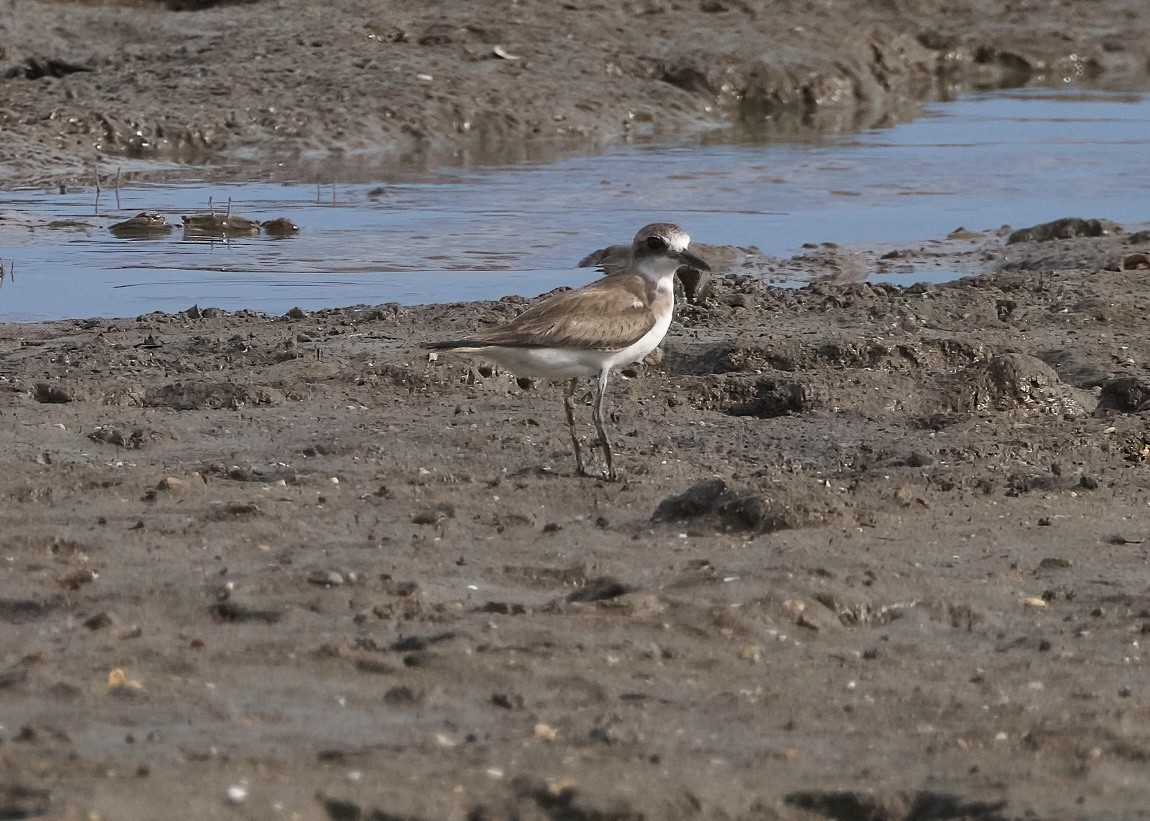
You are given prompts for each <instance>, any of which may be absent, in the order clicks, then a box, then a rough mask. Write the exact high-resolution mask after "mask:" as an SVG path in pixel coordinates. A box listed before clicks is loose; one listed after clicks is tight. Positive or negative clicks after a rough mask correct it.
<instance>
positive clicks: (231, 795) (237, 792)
mask: <svg viewBox="0 0 1150 821" xmlns="http://www.w3.org/2000/svg"><path fill="white" fill-rule="evenodd" d="M227 797H228V803H229V804H242V803H244V801H246V800H247V797H248V788H247V787H245V786H243V785H241V784H233V785H232V786H230V787H228V791H227Z"/></svg>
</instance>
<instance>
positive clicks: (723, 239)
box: [0, 89, 1150, 321]
mask: <svg viewBox="0 0 1150 821" xmlns="http://www.w3.org/2000/svg"><path fill="white" fill-rule="evenodd" d="M706 143H707V144H701V145H649V146H640V147H620V148H617V149H614V150H611V151H609V152H607V153H604V154H601V155H597V156H582V157H574V158H570V159H565V160H560V161H556V162H549V163H524V164H519V165H514V166H507V167H492V168H478V169H468V170H459V169H446V170H444V171H443V172H442V173H439V174H436V175H430V176H428V177H426V178H424V179H415V180H413V179H411V178H410V173H408V175H407V176H406V177H399V176H396V177H394V178H392V179H381V180H378V181H376V182H374V183H371V184H362V185H348V184H338V183H337V184H335V185H334V186H333V185H331V184H330V182H328V181H323V182H324V185H323V186H322V187H317V185H316V183H315V181H312V180H309V181H305V182H291V183H271V182H252V183H244V184H231V185H223V184H210V185H208V184H205V183H202V182H199V183H197V182H194V181H192V182H183V183H179V184H170V185H133V186H132V187H130V188H125V189H123V190H121V191H120V206H119V208H118V210H115V212H114V213H111V212H109V211H108V210H107V209H108V208H109V204H108V203H109V199H110V195H109V192H108V191H104V192H103V195H102V203H103V206H104V207H103V209H101V213H100V215H99V216H92V214H93V193H94V192H91V191H88V192H77V193H67V194H59V193H57V192H44V191H18V192H10V193H6V194H0V213H3V214H5V215H11V214H13V213H14V212H17V213H19V214H22V215H24V216H31V217H34V218H36V220H38V221H44V222H46V221H50V220H56V221H62V227H58V228H45V227H38V228H35V229H34V230H28V229H26V228H18V227H13V220H11V219H9V220H0V262H3V263H4V265H5V266H6V267H7V266H10V265H11V263H12V262H13V261H14V262H15V264H16V269H17V273H18V279H16V280H15V281H14V282H13V281H11V280H10V279H6V280H5V281H4V282H3V284H2V285H0V319H5V320H18V321H23V320H38V319H50V318H62V317H79V316H134V315H138V314H141V313H147V312H149V311H153V310H163V311H177V310H182V309H184V308H187V307H188V306H190V305H192V304H198V305H200V306H201V307H204V306H209V305H211V306H217V307H222V308H226V309H229V310H235V309H239V308H252V309H255V310H261V311H266V312H269V313H282V312H284V311H286V310H287V309H289V308H291V307H293V306H296V305H298V306H300V307H302V308H305V309H309V310H310V309H316V308H321V307H334V306H343V305H351V304H358V303H367V304H377V303H381V302H391V301H394V302H401V303H408V304H412V303H425V302H444V301H458V300H471V299H489V298H498V297H500V296H504V295H506V294H512V293H517V294H525V295H534V294H537V293H540V292H542V291H546V290H549V289H551V288H553V287H556V286H559V285H579V284H582V283H584V282H587V281H589V280H590V279H592V278H593V277H594V276H595V273H594V272H592V271H588V270H585V269H576V268H575V267H574V266H575V263H576V262H577V261H578V260H579V259H581V258H582V257H583V256H584V255H586V254H587V253H588V252H590V251H592V250H595V249H596V248H598V247H601V246H603V245H607V244H612V243H617V242H625V241H627V240H628V239H629V238H630V237H631V236H632V234H633V233H634V231H635V230H636V229H638V228H639V227H640V226H642V225H644V224H645V223H648V222H653V221H657V220H658V221H663V220H667V221H673V222H678V223H679V224H681V225H683V226H684V227H685V228H686V229H687V230H688V231H689V232H690V233H691V235H692V237H693V238H695V239H696V240H699V241H703V242H708V243H713V244H734V245H743V246H745V245H757V246H758V247H759V248H761V249H762V250H763V251H764V252H766V253H769V254H774V255H779V256H790V255H792V254H794V253H796V252H798V251H799V249H800V248H801V246H802V244H803V243H804V242H836V243H841V244H847V245H849V244H866V245H872V246H873V245H875V244H883V243H900V242H901V243H910V242H915V241H917V240H921V239H925V238H934V237H941V236H944V235H945V234H947V233H948V232H950V231H952V230H954V229H955V228H957V227H959V226H964V227H966V228H968V229H971V230H982V229H986V228H997V227H998V226H1000V225H1002V224H1003V223H1010V224H1013V225H1015V226H1023V225H1030V224H1034V223H1037V222H1042V221H1046V220H1051V219H1055V218H1058V217H1063V216H1083V217H1107V218H1110V219H1113V220H1116V221H1118V222H1120V223H1121V222H1139V221H1145V220H1146V219H1148V218H1150V214H1148V213H1147V212H1148V210H1150V209H1148V205H1150V97H1147V96H1145V95H1131V94H1125V95H1119V94H1109V93H1101V92H1099V93H1093V92H1054V91H1050V90H1042V89H1036V90H1024V91H1012V92H996V93H991V94H986V95H976V96H971V97H967V98H963V99H961V100H959V101H957V102H952V103H945V104H937V105H931V106H926V107H925V115H924V116H923V117H921V118H920V119H918V120H915V121H914V122H911V123H908V124H905V125H899V126H896V127H894V128H889V129H881V130H873V131H868V132H866V133H862V134H853V135H845V136H839V137H828V138H826V139H823V140H821V141H818V142H817V143H814V144H812V143H809V142H808V143H803V144H796V143H771V144H748V143H746V142H738V141H734V142H724V143H718V144H716V143H714V142H713V136H712V137H711V138H709V139H708V140H707V141H706ZM289 173H290V172H289ZM349 176H350V175H349ZM209 197H211V198H213V201H214V202H215V203H216V204H217V206H218V205H219V204H220V203H224V202H227V201H228V200H229V199H230V201H231V208H232V212H233V213H235V214H237V215H241V216H244V217H250V218H252V219H257V220H261V221H262V220H268V219H272V218H276V217H286V218H288V219H290V220H291V221H292V222H294V223H296V224H298V225H299V226H301V232H300V234H299V235H298V236H296V237H291V238H287V239H275V238H271V237H268V236H267V235H265V234H261V235H258V236H251V237H240V238H237V237H233V238H230V239H228V240H226V241H223V240H217V239H211V238H208V239H206V240H205V239H202V238H201V241H197V242H189V241H186V240H185V239H184V237H183V235H182V231H181V229H180V228H177V229H176V230H175V231H173V232H172V233H171V234H170V235H168V236H162V237H159V238H149V239H134V240H119V239H116V238H115V237H113V236H112V234H111V233H109V231H108V228H109V226H111V225H112V224H114V223H116V222H119V221H120V220H123V219H125V218H127V217H130V216H132V215H134V214H135V213H137V212H139V211H152V212H159V213H161V214H163V215H165V216H167V217H168V220H169V221H170V222H173V223H177V224H178V223H179V221H180V220H179V217H180V216H181V215H183V214H192V213H197V212H205V211H206V210H207V203H208V198H209ZM956 273H961V272H956Z"/></svg>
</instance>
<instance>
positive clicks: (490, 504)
mask: <svg viewBox="0 0 1150 821" xmlns="http://www.w3.org/2000/svg"><path fill="white" fill-rule="evenodd" d="M1001 6H1008V7H1009V8H1008V9H1007V10H1003V9H1002V8H1000V7H1001ZM1148 15H1150V12H1148V10H1147V9H1146V7H1145V4H1144V3H1141V2H1136V1H1135V0H1129V2H1122V0H1107V2H1097V3H1062V4H1053V5H1050V4H1045V5H1042V6H1041V7H1038V6H1028V5H1025V4H997V3H978V2H969V3H967V2H963V3H953V2H952V3H942V2H938V3H934V2H926V0H918V1H917V2H916V1H915V0H908V1H907V2H895V3H873V4H866V5H859V6H857V7H856V6H855V5H853V4H852V6H851V7H850V8H849V9H845V8H838V7H836V6H833V5H830V4H814V3H787V4H780V7H778V8H776V7H774V6H771V7H769V8H768V7H767V6H766V5H765V4H757V3H750V2H741V1H740V0H706V1H705V2H701V3H696V4H690V5H687V4H677V3H670V2H661V1H660V0H650V1H649V2H636V3H624V4H608V3H594V2H572V3H564V4H561V5H553V4H543V3H535V2H518V3H501V4H498V5H497V4H494V3H466V4H465V3H458V4H447V5H446V6H444V7H435V8H431V7H429V6H428V5H427V4H415V3H396V4H393V6H392V7H389V9H388V10H387V12H386V13H384V12H381V11H380V9H379V7H378V6H377V5H375V4H367V3H362V4H356V3H341V4H334V5H324V6H321V5H308V4H304V3H293V2H281V3H271V2H264V3H254V4H248V5H226V6H221V7H217V8H211V9H207V10H199V11H173V10H170V9H165V8H163V7H159V6H153V5H144V4H136V5H134V6H74V5H69V4H56V3H53V4H47V5H41V4H39V3H36V2H31V1H30V0H0V58H2V59H3V60H6V61H7V62H8V63H9V64H10V65H13V66H17V67H19V66H23V68H22V69H20V71H21V72H23V73H28V72H29V71H31V72H32V73H35V67H36V66H40V67H42V68H48V69H51V64H50V63H49V62H48V61H49V60H57V61H66V62H73V63H77V64H82V65H84V66H86V67H88V68H91V69H93V70H92V71H90V72H80V73H72V74H68V75H67V76H65V77H62V78H52V77H43V78H40V79H25V77H23V76H15V77H12V78H9V79H5V80H0V88H3V90H4V93H5V95H6V96H5V98H4V102H3V103H0V124H2V128H3V130H4V136H5V139H4V140H3V141H2V143H0V172H2V174H3V180H4V181H5V184H6V185H8V186H15V185H19V184H25V183H30V182H39V183H48V182H51V183H52V184H64V185H72V184H75V183H76V181H77V180H81V179H82V178H83V177H84V175H85V174H89V173H90V172H89V171H88V170H87V169H90V164H91V163H92V161H93V160H94V159H96V158H97V157H101V158H102V160H101V162H106V163H107V164H108V165H109V167H110V166H111V165H112V164H113V163H116V162H120V161H122V160H123V155H121V154H112V155H110V156H109V155H108V154H106V153H100V152H108V151H116V152H125V151H126V152H128V153H129V154H130V155H132V156H135V157H137V158H139V159H141V160H146V161H148V162H146V163H143V164H141V165H139V166H134V167H135V168H137V169H138V171H137V172H134V173H139V174H140V175H142V176H149V175H151V176H159V175H161V174H162V173H164V172H163V170H162V169H161V168H160V167H158V166H155V165H150V164H148V163H150V162H152V161H154V160H165V161H167V160H171V159H173V158H178V157H184V158H188V157H195V156H205V157H212V158H216V157H225V158H228V159H230V160H232V161H236V160H237V159H242V158H243V157H245V156H255V155H256V154H257V153H258V154H259V155H260V156H261V157H267V156H271V155H275V154H277V153H279V152H284V153H285V154H286V153H293V152H294V153H296V154H301V153H302V154H307V155H309V156H312V155H315V156H318V154H316V152H320V153H322V152H327V151H330V150H332V149H333V148H335V147H339V148H341V149H342V150H343V151H360V150H363V151H367V150H371V151H373V152H377V153H378V152H380V151H384V152H390V153H391V155H393V156H394V157H396V158H399V157H404V158H406V159H405V161H409V162H413V163H420V162H438V161H442V160H443V159H444V158H452V157H454V158H456V159H467V158H468V157H473V156H491V155H492V154H493V153H496V154H502V155H505V156H515V155H517V154H519V155H524V156H526V155H529V154H531V153H532V152H536V151H541V150H544V149H545V148H546V147H547V146H552V147H553V146H554V145H555V144H556V143H562V144H563V145H565V146H567V147H569V148H578V147H579V146H580V145H583V146H586V145H588V144H591V143H595V142H600V141H608V140H617V139H625V138H627V135H628V133H629V132H630V133H632V134H635V135H639V136H642V135H643V134H646V133H663V134H670V133H674V132H675V131H678V130H690V129H699V128H710V127H715V126H718V125H721V124H722V123H732V122H738V123H740V124H741V125H742V126H745V127H754V128H761V129H768V130H770V129H777V130H786V129H799V128H846V127H851V126H852V125H857V124H859V123H863V122H875V121H880V120H881V118H884V117H886V118H890V117H898V116H903V115H904V114H905V112H907V111H908V110H909V109H908V108H907V106H912V105H913V102H914V101H915V100H919V99H923V98H925V97H928V96H930V95H945V94H947V93H951V92H952V91H953V90H954V89H955V88H962V87H971V86H973V85H977V84H980V83H998V82H1006V81H1008V80H1011V79H1020V77H1026V76H1029V77H1030V78H1031V79H1034V78H1036V77H1039V76H1042V77H1045V78H1046V79H1056V78H1057V77H1060V76H1063V75H1064V74H1065V75H1066V76H1086V75H1091V76H1093V78H1094V79H1095V80H1097V81H1099V82H1103V83H1112V84H1115V85H1123V84H1127V83H1134V82H1137V81H1144V80H1145V77H1144V75H1145V71H1146V67H1147V62H1146V61H1147V50H1148V44H1150V38H1148V37H1147V32H1148V30H1150V25H1148ZM497 49H498V51H497ZM29 57H35V58H37V59H36V61H34V63H26V62H24V61H25V60H26V59H27V58H29ZM516 58H517V59H516ZM419 75H424V76H427V77H430V78H431V79H430V80H425V79H421V78H420V76H419ZM876 118H877V119H876ZM465 124H467V125H466V127H465ZM251 167H252V168H255V167H256V165H255V163H254V161H253V164H252V166H251ZM1082 216H1099V217H1104V216H1105V215H1082ZM636 227H637V226H636ZM688 228H689V226H688ZM616 239H620V240H622V239H625V237H623V236H621V237H618V238H616ZM1016 239H1019V240H1022V241H1019V242H1016V243H1014V244H1012V245H1006V244H1005V242H1006V239H1005V238H1003V237H988V236H981V235H976V236H971V237H955V238H952V239H951V241H952V242H962V241H969V242H970V243H972V247H974V246H977V250H976V252H975V253H974V254H973V256H976V257H977V258H978V260H979V263H978V264H977V265H975V264H973V263H972V272H974V271H975V270H982V268H983V266H984V264H985V261H986V260H987V259H993V260H995V261H996V264H997V267H999V268H1001V270H1000V272H999V273H998V274H997V275H995V276H985V277H978V278H972V279H967V280H963V281H960V282H957V283H954V284H951V285H946V286H930V287H923V286H920V287H915V288H911V289H905V290H903V289H898V288H893V287H888V286H875V285H866V284H862V285H860V284H841V283H839V284H836V283H834V282H820V283H816V284H813V285H811V286H809V287H807V288H804V289H801V290H781V289H776V288H769V287H767V286H764V285H762V284H760V283H759V282H757V281H755V280H753V279H749V278H744V277H738V276H734V275H726V276H723V275H720V276H717V277H716V278H715V280H714V282H713V291H712V293H711V294H710V295H709V296H708V297H707V298H705V299H702V300H700V301H698V302H695V303H688V304H684V305H682V306H681V307H680V312H679V316H678V319H677V321H676V322H675V324H674V325H673V326H672V329H671V332H670V333H669V335H668V337H667V339H666V342H665V344H664V346H663V348H662V352H661V356H659V357H657V358H656V359H655V361H652V362H649V363H647V364H645V365H643V366H639V367H635V368H631V369H627V370H625V372H624V373H623V374H621V375H618V376H617V377H616V378H615V379H614V380H613V383H612V386H611V392H610V397H609V406H610V410H611V415H612V421H611V427H612V430H613V431H614V433H615V437H616V445H617V455H616V464H617V467H619V468H620V470H621V473H622V474H623V478H622V481H619V482H615V483H609V482H605V481H602V480H596V479H586V478H577V477H575V476H574V475H573V467H574V465H573V460H572V458H571V454H570V451H569V442H568V440H567V434H566V431H565V429H564V427H563V413H562V405H561V402H560V392H559V389H558V388H557V387H554V386H548V385H545V384H531V383H526V382H524V383H520V382H517V381H516V380H515V378H514V376H513V375H510V374H505V373H501V372H499V371H493V370H491V369H490V368H488V367H486V366H485V365H484V364H483V363H481V362H470V361H468V360H466V359H458V358H451V357H447V356H441V357H439V358H438V359H435V360H431V359H429V357H428V355H427V353H426V351H425V349H424V347H423V346H424V345H425V343H427V342H428V341H430V340H432V339H436V338H444V337H451V336H454V335H458V334H460V333H463V332H466V331H468V330H471V329H474V328H475V327H477V326H479V325H481V324H485V323H489V322H497V321H501V320H505V319H507V318H509V317H511V316H513V315H515V314H516V313H517V312H518V311H520V310H522V308H523V306H524V305H525V304H526V303H527V301H526V300H522V299H518V298H508V299H506V300H503V301H500V302H497V303H483V304H465V305H444V306H431V307H425V308H405V307H399V306H395V305H382V306H379V307H376V308H370V309H347V310H339V311H328V312H320V313H315V314H305V313H302V312H301V313H293V314H291V315H289V316H285V317H278V318H272V317H266V316H261V315H257V314H249V313H238V314H224V313H222V312H219V311H215V310H211V309H209V310H204V311H196V312H190V313H188V314H179V315H148V316H144V317H140V318H138V319H136V320H100V319H82V320H75V321H66V322H56V323H48V324H42V325H0V436H2V437H3V441H4V442H5V443H6V447H5V448H3V449H0V505H2V506H0V521H2V530H0V546H2V547H3V554H2V556H3V564H2V565H0V568H2V569H0V622H2V623H3V624H4V629H3V630H0V817H5V818H21V817H40V816H43V817H59V818H69V819H92V818H106V819H118V818H176V817H181V818H216V817H223V818H227V817H238V818H245V817H246V818H258V819H267V818H304V819H313V818H315V819H324V818H330V819H341V820H342V819H441V818H443V819H465V818H466V819H500V818H524V819H534V818H551V819H633V818H649V819H661V818H759V819H774V818H778V819H818V818H838V819H942V818H984V819H994V818H1050V819H1063V818H1090V819H1095V818H1114V819H1117V818H1139V817H1143V818H1144V817H1150V809H1148V808H1150V779H1148V777H1147V769H1146V768H1147V764H1146V762H1147V759H1148V758H1150V706H1148V701H1147V690H1146V681H1147V661H1146V658H1145V653H1144V649H1143V648H1142V647H1141V644H1142V643H1144V642H1146V641H1150V639H1148V638H1147V634H1148V633H1150V564H1148V556H1150V543H1148V542H1147V539H1150V510H1148V505H1150V467H1148V462H1150V428H1148V426H1147V418H1148V414H1150V373H1148V370H1147V363H1148V362H1150V339H1148V337H1147V334H1146V328H1147V323H1148V321H1150V316H1148V312H1150V308H1148V307H1147V306H1150V284H1148V272H1147V271H1146V270H1144V269H1139V268H1138V266H1139V265H1140V262H1139V259H1140V258H1139V257H1138V256H1137V255H1138V254H1139V253H1143V254H1144V253H1145V252H1147V251H1148V250H1150V235H1147V233H1146V232H1145V231H1142V232H1138V233H1135V232H1132V231H1125V232H1121V233H1112V234H1111V235H1109V236H1102V237H1094V238H1083V237H1077V238H1071V239H1057V238H1051V237H1050V236H1048V235H1045V234H1043V233H1042V232H1038V233H1036V234H1035V235H1032V236H1029V237H1018V238H1016ZM591 250H593V248H588V251H591ZM709 252H710V253H718V254H721V250H719V251H716V250H715V249H710V251H709ZM923 254H924V252H923V251H922V249H907V250H906V251H905V252H900V253H898V254H896V255H894V256H892V257H891V260H890V261H889V264H891V265H914V264H916V262H917V263H922V264H925V262H926V260H925V258H924V256H923ZM718 259H719V258H716V262H717V261H718ZM1123 262H1125V265H1123V264H1122V263H1123ZM790 264H792V265H796V266H799V267H801V266H802V265H804V264H806V265H807V266H808V267H809V270H808V271H807V273H808V275H810V276H811V277H814V278H817V277H818V275H819V274H820V273H821V272H822V271H823V269H824V268H825V266H826V264H827V261H826V260H824V259H820V257H819V256H818V255H817V254H812V255H811V256H810V258H809V259H807V260H806V261H805V262H804V261H803V260H795V261H791V263H790ZM716 267H720V268H721V267H722V266H721V265H718V264H717V265H716ZM1124 267H1126V268H1129V270H1121V269H1122V268H1124ZM584 399H585V398H584ZM581 404H582V406H581V407H580V413H581V433H582V435H583V437H584V438H585V440H589V437H590V434H591V432H592V430H593V429H592V428H591V426H590V420H589V408H588V407H586V403H585V401H584V402H583V403H581Z"/></svg>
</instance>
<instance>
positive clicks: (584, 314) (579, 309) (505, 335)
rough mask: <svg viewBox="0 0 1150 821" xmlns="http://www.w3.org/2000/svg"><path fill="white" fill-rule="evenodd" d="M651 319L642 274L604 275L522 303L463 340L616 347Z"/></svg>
mask: <svg viewBox="0 0 1150 821" xmlns="http://www.w3.org/2000/svg"><path fill="white" fill-rule="evenodd" d="M654 324H655V317H654V315H653V314H652V313H651V309H650V300H649V299H648V297H647V284H646V282H645V281H644V280H643V278H642V277H638V276H635V275H633V274H623V275H617V276H612V277H605V278H603V279H600V280H596V281H595V282H592V283H591V284H590V285H587V286H584V287H583V288H579V289H578V290H575V291H565V292H563V293H561V294H556V295H555V296H553V297H551V298H550V299H548V300H546V301H544V302H541V303H539V304H538V305H536V306H534V307H532V308H529V309H527V310H526V311H524V312H523V313H522V314H520V315H519V316H517V317H516V318H515V319H513V320H512V321H511V322H509V323H508V324H506V325H503V326H500V327H498V328H491V329H490V330H484V331H480V332H479V333H476V334H474V335H473V336H470V337H468V338H467V339H466V340H462V341H463V342H466V343H472V344H476V345H499V346H502V347H507V348H528V347H530V348H533V347H539V346H546V347H554V348H593V349H597V350H618V349H621V348H626V347H627V346H628V345H630V344H632V343H633V342H636V341H638V340H639V339H642V337H643V335H644V334H646V333H647V331H649V330H651V328H652V327H653V326H654Z"/></svg>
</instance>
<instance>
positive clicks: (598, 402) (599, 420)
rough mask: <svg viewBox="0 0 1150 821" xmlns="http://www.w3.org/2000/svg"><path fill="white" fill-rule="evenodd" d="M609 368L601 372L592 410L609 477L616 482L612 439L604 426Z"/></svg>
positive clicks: (592, 417)
mask: <svg viewBox="0 0 1150 821" xmlns="http://www.w3.org/2000/svg"><path fill="white" fill-rule="evenodd" d="M608 373H610V371H609V370H604V371H603V373H601V374H599V392H598V394H597V395H596V396H595V407H594V409H593V410H592V412H591V419H592V420H593V421H594V422H595V430H597V431H598V432H599V444H600V445H602V447H603V458H604V459H606V460H607V479H608V481H611V482H614V481H615V480H616V479H617V478H618V477H617V476H616V475H615V466H614V465H613V464H612V463H611V441H610V440H609V439H608V438H607V430H606V429H605V428H604V427H603V397H604V396H605V395H606V393H607V374H608Z"/></svg>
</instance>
